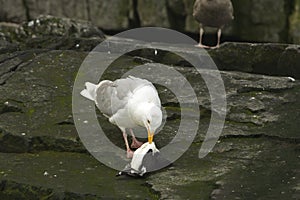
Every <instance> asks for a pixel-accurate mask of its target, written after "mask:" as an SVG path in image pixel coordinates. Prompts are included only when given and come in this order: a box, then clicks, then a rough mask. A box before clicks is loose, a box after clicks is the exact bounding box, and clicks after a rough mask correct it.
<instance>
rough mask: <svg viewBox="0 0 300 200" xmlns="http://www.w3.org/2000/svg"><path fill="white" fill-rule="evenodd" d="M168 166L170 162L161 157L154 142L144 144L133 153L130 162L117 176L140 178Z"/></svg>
mask: <svg viewBox="0 0 300 200" xmlns="http://www.w3.org/2000/svg"><path fill="white" fill-rule="evenodd" d="M170 164H171V163H170V161H168V160H167V159H165V158H163V157H162V156H161V154H160V151H159V150H158V149H157V148H156V146H155V143H154V142H152V143H151V144H150V143H149V142H146V143H144V144H143V145H142V146H141V147H140V148H138V149H137V150H136V151H135V152H134V154H133V157H132V160H131V162H130V163H128V164H127V165H126V166H125V168H124V169H123V170H122V171H121V172H119V173H118V174H117V176H122V175H128V176H133V177H142V176H144V175H145V174H146V173H149V172H152V171H156V170H159V169H161V168H163V167H166V166H168V165H170Z"/></svg>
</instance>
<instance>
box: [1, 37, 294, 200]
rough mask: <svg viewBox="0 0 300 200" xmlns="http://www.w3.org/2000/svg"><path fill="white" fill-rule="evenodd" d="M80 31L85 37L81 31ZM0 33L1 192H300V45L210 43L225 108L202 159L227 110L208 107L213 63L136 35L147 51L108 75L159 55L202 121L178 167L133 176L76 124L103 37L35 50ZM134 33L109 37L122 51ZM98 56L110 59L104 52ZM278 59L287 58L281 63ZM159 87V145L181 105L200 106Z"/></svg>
mask: <svg viewBox="0 0 300 200" xmlns="http://www.w3.org/2000/svg"><path fill="white" fill-rule="evenodd" d="M54 38H57V36H55V37H54ZM58 38H59V37H58ZM74 38H75V39H76V40H80V41H83V39H82V38H84V36H82V35H81V34H78V35H75V36H74ZM57 40H58V41H60V39H57ZM1 41H5V42H3V44H6V45H5V46H1V48H0V94H1V95H0V152H1V153H0V157H1V160H2V162H0V199H100V198H103V199H109V198H117V199H258V198H261V199H299V198H300V189H299V188H300V186H299V178H300V177H299V175H300V171H299V169H300V143H299V142H300V134H299V123H298V121H299V117H300V116H299V115H300V112H299V109H300V104H299V101H298V99H299V98H300V82H299V73H298V71H299V67H298V65H297V61H296V60H293V59H288V58H289V57H294V58H296V59H297V57H299V56H297V53H298V51H297V48H298V47H297V46H290V45H273V44H255V45H254V44H247V43H245V44H241V43H227V44H223V45H222V46H221V47H220V49H217V50H210V51H209V52H208V53H209V54H210V55H211V56H212V58H213V59H214V60H215V62H216V64H217V66H218V68H219V69H222V71H220V74H221V77H222V79H223V81H224V85H225V89H226V98H227V116H226V120H225V126H224V130H223V133H222V135H221V137H220V138H219V140H218V142H217V144H216V146H215V147H214V149H213V151H212V152H211V153H210V154H208V155H207V156H206V157H205V158H203V159H199V157H198V154H199V149H200V147H201V144H202V143H203V140H204V137H205V135H206V132H207V129H208V124H209V122H210V117H211V114H212V113H219V114H220V113H222V110H220V109H219V108H218V107H212V106H211V100H210V96H209V93H208V89H207V87H206V85H205V82H204V80H203V79H202V78H201V74H205V75H207V76H211V77H215V74H216V72H215V71H214V70H211V69H207V68H205V67H203V68H202V69H201V70H200V72H201V74H200V73H199V72H198V71H196V70H195V68H193V67H192V66H191V64H189V63H187V62H186V61H184V60H183V59H182V58H180V57H178V56H176V55H174V52H175V53H176V52H186V53H187V54H191V55H195V56H197V55H199V53H201V52H199V49H197V48H195V47H193V46H191V45H181V46H180V45H166V44H154V43H153V44H147V43H144V42H139V43H138V45H139V46H140V47H141V48H143V50H140V51H135V52H131V53H128V54H126V55H123V56H122V57H120V58H119V59H117V60H116V61H115V62H114V63H113V64H112V65H111V66H110V67H109V68H108V70H107V71H106V72H105V74H104V77H103V78H109V79H115V78H118V77H120V76H122V75H123V74H124V73H125V72H126V71H128V70H129V69H132V68H133V67H135V66H138V65H143V64H144V65H146V66H147V67H148V68H151V67H153V66H156V64H155V62H158V61H161V62H160V63H161V64H164V65H169V66H172V67H173V68H174V69H176V70H177V71H178V72H180V73H181V74H183V75H184V76H185V77H186V78H187V80H189V82H190V83H191V85H192V87H193V89H194V90H195V92H196V94H197V99H198V101H199V104H200V105H199V107H200V114H201V118H200V122H199V130H198V132H197V135H196V137H195V139H194V142H193V143H192V145H191V146H190V148H189V149H188V151H187V152H185V153H184V154H183V156H182V157H181V158H180V159H178V160H177V161H176V162H175V163H173V165H172V166H170V167H168V168H166V169H163V170H160V171H157V172H155V173H152V174H149V175H148V176H146V177H145V178H142V179H132V178H126V177H125V178H116V177H115V174H116V173H117V171H115V170H113V169H111V168H109V167H106V166H104V165H103V164H101V163H100V162H98V161H97V160H96V159H95V158H93V157H92V156H91V155H90V154H89V153H88V152H87V150H86V149H85V147H84V146H83V145H82V143H81V141H80V139H79V137H78V134H77V131H76V129H75V126H74V121H73V116H72V90H73V83H74V80H75V77H76V75H77V71H78V69H79V67H80V65H81V63H82V62H83V60H84V59H85V58H86V56H87V55H88V52H87V51H84V50H88V49H89V48H92V47H94V46H96V45H97V44H98V42H99V41H102V40H101V38H98V39H94V38H93V37H87V38H86V40H84V41H86V43H85V42H84V41H83V42H82V45H83V46H84V45H86V46H87V47H89V48H87V49H85V48H83V49H79V50H78V48H76V45H75V46H73V45H69V46H68V45H63V46H59V47H57V48H47V46H48V45H42V46H40V47H39V48H34V49H32V48H30V47H28V46H26V45H25V46H22V45H23V44H24V43H23V42H15V41H13V40H11V41H7V40H1ZM128 42H130V40H127V39H120V38H119V39H116V40H114V42H113V43H111V45H115V46H116V51H117V50H118V51H120V52H122V51H123V50H124V49H126V48H125V47H126V45H128ZM65 44H70V43H69V42H66V43H65ZM71 44H73V43H71ZM80 46H81V45H80ZM159 46H168V48H169V50H170V51H172V52H173V53H169V52H167V51H166V50H164V51H162V50H159ZM123 47H124V48H123ZM149 48H151V49H149ZM154 49H157V52H156V53H155V50H154ZM244 52H245V53H244ZM98 55H99V56H102V57H104V58H107V60H109V59H110V56H109V53H108V52H106V51H98ZM206 55H207V54H204V55H203V56H206ZM259 55H261V56H259ZM279 55H280V56H279ZM279 57H281V58H279ZM278 59H283V60H281V62H280V63H281V64H280V65H279V64H278ZM292 62H293V63H292ZM275 63H276V65H275ZM99 64H103V65H104V64H105V63H99ZM288 66H290V67H291V68H289V67H288ZM262 69H263V70H262ZM232 70H234V71H232ZM145 73H147V72H145ZM275 75H276V76H275ZM287 76H292V77H294V78H295V79H293V78H291V77H287ZM172 80H173V81H177V80H178V79H176V77H175V78H174V79H172ZM165 81H166V82H168V81H170V80H165ZM178 81H179V80H178ZM169 84H172V83H171V82H170V83H169ZM82 87H84V86H82ZM157 88H158V92H159V95H160V97H161V99H162V104H163V107H164V108H165V110H166V112H167V116H166V118H167V122H166V124H165V126H164V128H163V130H162V131H161V132H160V133H159V134H158V135H157V136H155V138H154V140H155V142H156V144H157V146H158V147H159V148H162V147H164V146H165V145H168V144H169V143H170V141H171V140H172V138H173V137H174V136H175V135H176V131H177V129H178V126H179V123H180V117H181V114H182V109H183V110H187V111H186V112H185V114H187V115H188V117H191V119H193V116H195V113H194V111H193V110H189V109H188V105H183V106H182V107H181V108H180V107H179V104H178V98H184V97H175V96H174V94H173V93H172V92H170V91H169V90H166V88H164V87H160V86H158V85H157ZM179 89H180V88H178V90H179ZM185 106H186V107H185ZM98 118H99V119H98V120H99V123H100V124H101V126H103V129H104V131H105V133H106V134H107V136H108V137H109V138H110V140H111V141H112V142H113V143H114V144H116V145H117V146H119V147H120V148H124V147H123V145H124V144H123V139H122V136H121V132H120V131H119V130H118V129H117V128H116V127H115V126H113V125H111V124H109V123H108V122H107V120H106V119H105V118H104V117H103V116H101V115H99V116H98ZM195 123H196V122H195ZM189 128H190V127H185V130H186V131H189ZM141 140H145V138H141Z"/></svg>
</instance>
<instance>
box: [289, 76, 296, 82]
mask: <svg viewBox="0 0 300 200" xmlns="http://www.w3.org/2000/svg"><path fill="white" fill-rule="evenodd" d="M288 79H289V80H290V81H291V82H295V81H296V80H295V79H294V78H293V77H288Z"/></svg>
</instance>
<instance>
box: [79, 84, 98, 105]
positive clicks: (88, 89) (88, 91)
mask: <svg viewBox="0 0 300 200" xmlns="http://www.w3.org/2000/svg"><path fill="white" fill-rule="evenodd" d="M96 87H97V85H95V84H93V83H90V82H86V83H85V89H84V90H82V91H81V92H80V94H81V95H82V96H84V97H85V98H88V99H89V100H92V101H95V98H96Z"/></svg>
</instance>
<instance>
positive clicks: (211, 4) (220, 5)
mask: <svg viewBox="0 0 300 200" xmlns="http://www.w3.org/2000/svg"><path fill="white" fill-rule="evenodd" d="M193 16H194V18H195V19H196V20H197V21H198V22H199V23H200V39H199V44H198V46H199V47H203V48H211V47H208V46H206V45H203V44H202V38H203V34H204V27H214V28H217V29H218V41H217V45H216V46H215V47H212V48H218V47H219V46H220V40H221V34H222V28H223V27H224V25H226V24H228V23H229V22H230V21H231V20H233V18H234V17H233V6H232V3H231V1H230V0H196V1H195V4H194V10H193Z"/></svg>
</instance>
